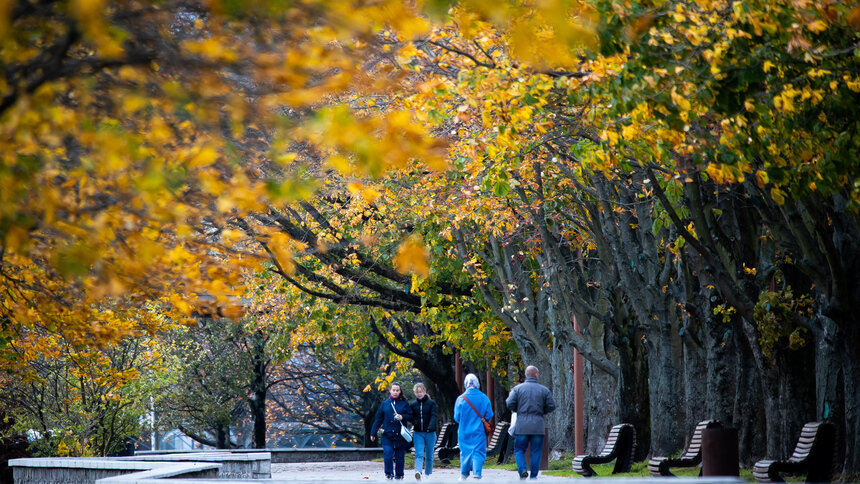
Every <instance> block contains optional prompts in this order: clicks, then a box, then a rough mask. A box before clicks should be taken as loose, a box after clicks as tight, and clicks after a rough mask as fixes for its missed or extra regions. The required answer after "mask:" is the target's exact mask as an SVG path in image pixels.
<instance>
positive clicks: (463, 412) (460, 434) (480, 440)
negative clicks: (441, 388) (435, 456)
mask: <svg viewBox="0 0 860 484" xmlns="http://www.w3.org/2000/svg"><path fill="white" fill-rule="evenodd" d="M463 387H465V388H466V391H465V392H463V394H462V395H460V396H459V397H457V401H456V402H454V421H455V422H457V423H458V424H459V427H457V441H458V442H459V444H460V480H461V481H462V480H464V479H468V478H469V473H470V472H474V477H475V479H480V478H481V471H482V470H483V469H484V461H485V460H486V459H487V434H486V433H485V432H484V424H483V422H481V417H484V420H487V421H490V420H492V418H493V408H492V405H491V404H490V399H489V398H487V396H486V395H484V394H483V393H481V384H480V383H479V382H478V377H477V376H475V374H474V373H469V374H468V375H466V379H465V380H464V381H463ZM473 407H474V408H473ZM479 415H480V416H479Z"/></svg>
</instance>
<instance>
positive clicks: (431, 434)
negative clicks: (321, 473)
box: [410, 382, 439, 481]
mask: <svg viewBox="0 0 860 484" xmlns="http://www.w3.org/2000/svg"><path fill="white" fill-rule="evenodd" d="M412 392H413V393H415V401H414V402H412V403H410V405H411V406H412V423H413V424H414V427H412V430H414V431H415V436H414V439H413V443H414V444H415V479H418V480H419V481H420V480H421V477H422V476H423V477H424V478H425V479H426V478H427V477H430V474H432V473H433V451H434V446H435V445H436V418H437V415H438V413H439V408H438V406H437V405H436V402H434V401H433V400H432V399H431V398H430V395H427V387H426V386H424V384H423V383H421V382H419V383H416V384H415V385H413V387H412Z"/></svg>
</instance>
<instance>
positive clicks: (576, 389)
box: [573, 316, 585, 455]
mask: <svg viewBox="0 0 860 484" xmlns="http://www.w3.org/2000/svg"><path fill="white" fill-rule="evenodd" d="M573 330H574V331H575V332H576V334H580V333H579V324H578V323H577V322H576V316H574V317H573ZM573 448H574V453H575V454H576V455H582V454H584V453H585V422H583V419H582V355H580V354H579V351H577V350H576V348H574V350H573Z"/></svg>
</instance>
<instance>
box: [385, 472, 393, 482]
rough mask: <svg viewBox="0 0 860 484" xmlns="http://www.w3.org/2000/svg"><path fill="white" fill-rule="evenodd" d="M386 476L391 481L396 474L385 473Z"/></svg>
mask: <svg viewBox="0 0 860 484" xmlns="http://www.w3.org/2000/svg"><path fill="white" fill-rule="evenodd" d="M385 478H386V479H388V480H389V481H390V480H392V479H394V476H392V475H391V474H385Z"/></svg>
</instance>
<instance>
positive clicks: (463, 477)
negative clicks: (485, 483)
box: [457, 476, 468, 481]
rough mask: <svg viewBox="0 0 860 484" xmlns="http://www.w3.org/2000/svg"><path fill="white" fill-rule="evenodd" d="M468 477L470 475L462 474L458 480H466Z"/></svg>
mask: <svg viewBox="0 0 860 484" xmlns="http://www.w3.org/2000/svg"><path fill="white" fill-rule="evenodd" d="M466 479H468V477H465V476H460V478H459V479H457V480H458V481H465V480H466Z"/></svg>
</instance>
